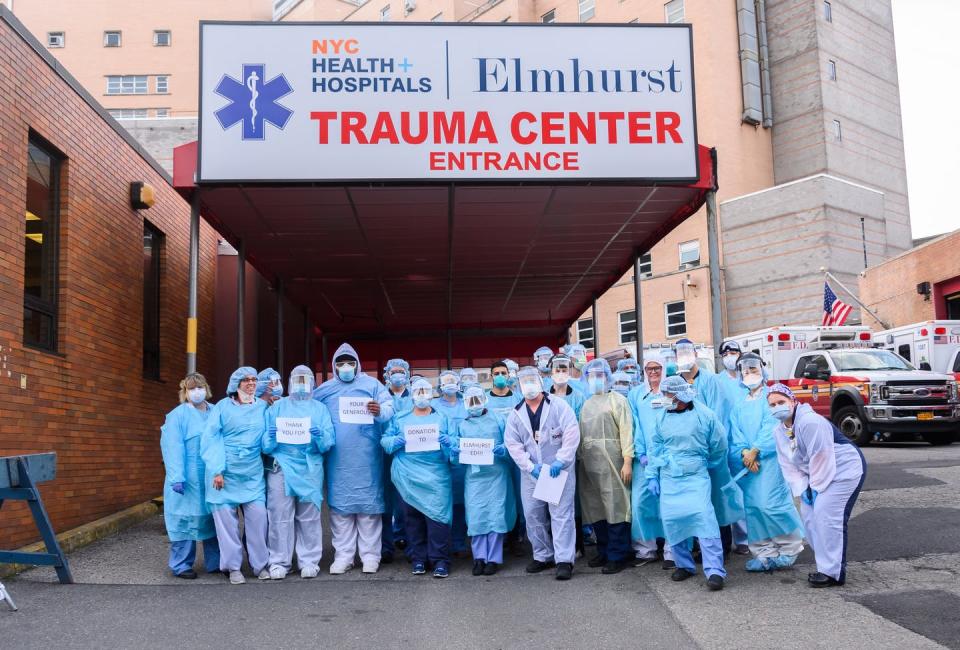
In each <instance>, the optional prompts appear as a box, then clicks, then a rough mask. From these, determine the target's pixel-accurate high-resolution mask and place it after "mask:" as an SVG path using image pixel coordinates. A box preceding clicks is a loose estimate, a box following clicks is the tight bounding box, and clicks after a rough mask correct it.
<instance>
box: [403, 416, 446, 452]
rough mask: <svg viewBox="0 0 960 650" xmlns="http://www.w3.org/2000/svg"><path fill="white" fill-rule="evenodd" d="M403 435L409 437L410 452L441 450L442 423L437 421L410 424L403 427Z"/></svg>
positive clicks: (407, 449)
mask: <svg viewBox="0 0 960 650" xmlns="http://www.w3.org/2000/svg"><path fill="white" fill-rule="evenodd" d="M403 437H404V438H406V439H407V445H406V448H405V449H406V451H407V452H408V453H418V452H421V451H440V425H439V424H437V423H435V422H433V423H429V424H408V425H407V426H405V427H404V428H403Z"/></svg>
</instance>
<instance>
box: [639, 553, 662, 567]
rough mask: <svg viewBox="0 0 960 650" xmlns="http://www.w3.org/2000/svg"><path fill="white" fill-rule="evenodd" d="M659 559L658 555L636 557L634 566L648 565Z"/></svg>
mask: <svg viewBox="0 0 960 650" xmlns="http://www.w3.org/2000/svg"><path fill="white" fill-rule="evenodd" d="M656 561H657V556H656V555H653V556H651V557H636V558H634V559H633V566H635V567H637V566H647V565H648V564H653V563H654V562H656Z"/></svg>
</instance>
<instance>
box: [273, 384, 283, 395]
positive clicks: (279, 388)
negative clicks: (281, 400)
mask: <svg viewBox="0 0 960 650" xmlns="http://www.w3.org/2000/svg"><path fill="white" fill-rule="evenodd" d="M270 394H271V395H273V396H274V397H283V384H277V385H276V386H274V387H273V388H271V389H270Z"/></svg>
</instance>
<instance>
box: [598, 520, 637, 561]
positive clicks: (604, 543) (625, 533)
mask: <svg viewBox="0 0 960 650" xmlns="http://www.w3.org/2000/svg"><path fill="white" fill-rule="evenodd" d="M591 526H592V527H593V532H594V533H595V534H596V535H597V555H598V556H599V557H602V558H605V559H606V560H607V562H623V561H624V560H626V559H627V558H628V557H630V522H629V521H625V522H621V523H619V524H608V523H607V521H606V520H605V519H601V520H600V521H595V522H593V524H591Z"/></svg>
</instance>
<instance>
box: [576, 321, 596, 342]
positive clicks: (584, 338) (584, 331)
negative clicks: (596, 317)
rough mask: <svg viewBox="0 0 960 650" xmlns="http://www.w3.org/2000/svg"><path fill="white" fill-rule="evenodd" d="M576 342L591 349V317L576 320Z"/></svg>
mask: <svg viewBox="0 0 960 650" xmlns="http://www.w3.org/2000/svg"><path fill="white" fill-rule="evenodd" d="M577 342H578V343H579V344H580V345H582V346H583V347H585V348H587V349H588V350H592V349H593V319H592V318H581V319H580V320H578V321H577Z"/></svg>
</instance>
